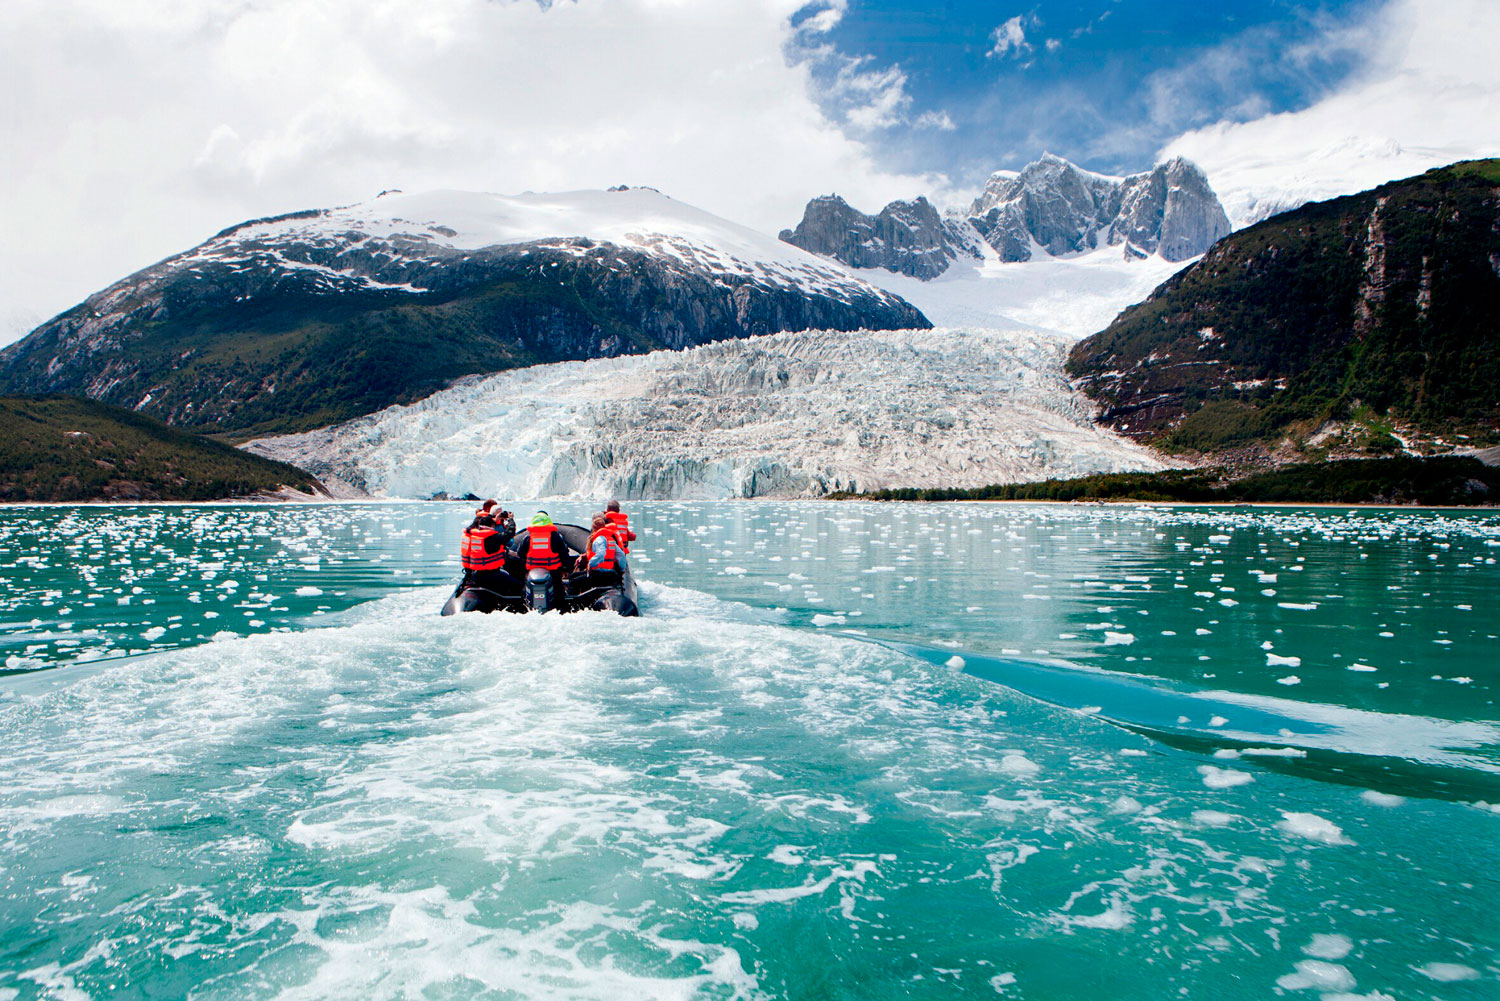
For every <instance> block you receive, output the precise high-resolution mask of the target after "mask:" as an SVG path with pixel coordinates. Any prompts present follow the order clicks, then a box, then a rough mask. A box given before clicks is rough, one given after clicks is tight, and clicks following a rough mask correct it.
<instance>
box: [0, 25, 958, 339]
mask: <svg viewBox="0 0 1500 1001" xmlns="http://www.w3.org/2000/svg"><path fill="white" fill-rule="evenodd" d="M845 6H846V3H845V0H830V2H827V3H824V4H822V5H820V6H819V7H818V8H816V9H815V10H814V11H813V12H812V13H811V14H810V15H809V14H808V13H807V12H806V8H805V5H804V3H803V2H802V0H714V2H712V3H692V2H685V0H577V2H572V3H559V4H555V5H552V6H550V7H549V8H547V9H543V8H542V7H541V6H539V5H538V4H536V3H532V2H525V0H522V2H508V3H507V2H488V0H325V2H321V3H318V4H310V3H306V2H303V0H254V2H252V0H196V2H189V0H178V2H171V3H162V2H160V0H6V2H5V3H4V4H3V5H0V92H3V93H5V94H6V112H5V142H4V143H0V219H3V220H4V226H3V228H4V237H5V239H4V240H3V241H0V310H5V311H7V313H10V312H18V313H26V314H30V313H35V314H41V315H51V314H52V313H55V312H57V311H59V310H61V309H63V308H66V307H68V306H71V305H72V304H73V303H75V302H77V301H78V300H80V299H82V298H83V297H84V296H85V295H86V294H88V293H90V292H92V291H95V290H97V289H98V288H101V287H103V286H104V285H106V284H108V283H109V282H111V281H113V280H115V279H117V278H120V277H122V276H124V275H125V274H127V273H129V272H131V271H133V270H135V269H137V268H139V267H142V266H144V265H146V264H148V263H150V262H151V261H154V260H158V259H160V258H162V257H165V256H167V255H168V254H171V253H174V252H176V251H179V250H183V249H186V248H187V247H189V246H191V245H193V244H194V243H197V242H198V241H200V240H202V239H204V238H206V237H207V236H208V235H209V234H211V233H213V232H215V231H217V230H218V229H221V228H223V227H224V226H226V225H229V224H231V223H234V222H238V221H241V220H243V219H247V218H252V217H255V216H260V215H266V214H270V213H276V212H284V211H288V210H292V209H298V208H307V207H314V206H324V205H335V204H345V203H348V202H352V201H358V200H362V199H365V198H369V197H372V196H373V195H375V194H376V193H377V192H379V191H380V190H382V189H384V188H393V187H396V188H404V189H406V190H421V189H427V188H439V187H452V188H465V189H474V190H486V191H500V192H517V191H522V190H527V189H531V190H567V189H571V188H581V187H606V186H609V185H612V184H618V183H632V184H650V185H653V186H656V187H658V188H660V189H662V190H663V191H665V192H667V193H668V194H670V195H672V196H673V197H676V198H679V199H681V200H683V201H686V202H689V203H692V204H695V205H698V206H700V207H702V208H705V209H708V210H709V211H713V212H717V213H720V214H722V215H725V216H728V217H730V218H732V219H735V220H737V221H740V222H744V223H746V224H748V225H752V226H756V227H758V228H761V229H763V230H768V231H770V232H775V231H776V230H777V229H779V228H780V227H782V226H786V225H790V224H791V223H793V222H795V221H796V219H797V218H798V217H800V215H801V211H802V207H803V204H804V203H805V201H806V199H807V198H808V197H810V196H811V195H814V194H819V193H823V192H826V191H829V190H833V189H834V188H837V190H839V191H840V192H841V193H844V194H846V196H847V197H849V198H850V199H851V200H853V201H857V202H860V203H865V204H870V205H882V204H884V203H885V202H886V201H889V200H890V199H892V198H897V197H910V196H911V195H912V194H914V193H916V192H919V191H923V190H933V189H934V187H939V186H940V179H934V178H924V177H914V176H901V175H893V174H890V173H888V172H885V171H883V170H882V169H880V167H879V166H878V164H877V163H876V162H875V161H874V159H873V158H872V156H871V154H870V152H869V150H868V149H867V148H866V147H865V146H864V145H863V144H862V143H861V142H859V141H858V140H857V139H855V138H851V137H850V136H849V135H847V134H846V133H845V131H844V130H843V129H842V128H841V125H842V124H843V123H842V122H834V121H830V119H829V117H828V116H827V115H825V114H824V113H823V112H822V111H820V109H819V105H818V103H817V102H816V101H815V100H814V99H813V97H812V96H810V91H811V82H812V77H813V68H812V67H811V66H810V65H809V64H808V63H807V62H805V61H802V60H799V59H795V58H788V51H789V46H791V47H793V48H796V47H798V46H807V45H810V44H812V43H813V42H814V41H815V40H816V36H817V35H819V34H820V33H824V32H826V31H827V30H828V29H829V28H831V27H833V26H834V25H836V24H837V23H838V20H839V18H840V17H841V16H842V14H843V11H844V9H845ZM799 11H800V12H801V17H802V20H801V21H800V23H799V24H798V26H797V27H796V28H795V29H794V28H793V27H792V26H791V25H790V23H789V19H790V18H791V17H792V16H793V15H794V14H798V13H799ZM845 86H847V87H848V88H849V93H850V96H851V100H854V99H856V98H857V99H858V100H854V103H853V104H852V105H851V108H850V110H849V116H850V120H851V121H852V122H855V123H857V124H862V125H863V126H865V127H867V128H880V127H884V126H885V125H886V124H887V123H889V122H892V121H897V120H904V117H905V116H906V115H907V114H908V110H909V105H910V98H909V97H908V96H907V95H906V91H905V76H904V74H903V73H901V71H900V70H899V68H892V69H890V70H879V69H872V68H870V67H869V66H868V65H864V64H861V65H860V66H859V67H856V68H855V69H853V70H851V71H850V72H849V74H848V75H847V78H846V80H845ZM929 121H930V123H931V124H934V125H936V127H939V128H941V127H942V124H941V120H939V119H932V120H929ZM0 339H8V338H5V333H4V331H0ZM0 343H3V340H0Z"/></svg>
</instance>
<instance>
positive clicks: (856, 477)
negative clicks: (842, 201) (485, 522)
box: [245, 265, 1166, 500]
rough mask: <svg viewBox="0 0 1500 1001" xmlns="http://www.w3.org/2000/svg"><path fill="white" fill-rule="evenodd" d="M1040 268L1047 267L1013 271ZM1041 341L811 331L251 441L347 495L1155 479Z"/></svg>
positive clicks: (635, 495)
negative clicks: (1098, 422) (1096, 417)
mask: <svg viewBox="0 0 1500 1001" xmlns="http://www.w3.org/2000/svg"><path fill="white" fill-rule="evenodd" d="M1011 266H1012V267H1035V265H1011ZM1070 340H1071V339H1070V338H1068V337H1063V336H1058V335H1056V334H1052V333H1047V332H1041V331H1034V330H1019V331H1017V330H998V329H994V328H992V327H989V328H987V327H974V326H958V327H945V328H938V329H933V330H896V331H858V332H853V333H848V332H838V331H799V332H792V333H782V334H772V335H768V336H765V337H757V338H752V339H750V340H734V341H721V342H717V343H714V344H709V345H705V346H701V347H696V348H690V349H687V350H683V351H659V352H653V353H651V354H647V355H632V356H623V357H616V358H602V359H594V360H590V361H581V362H561V363H557V364H550V365H540V366H535V367H532V368H527V369H520V370H515V371H509V372H502V373H499V374H496V375H491V376H483V377H470V378H467V379H464V380H461V381H460V382H458V383H455V384H454V385H453V386H451V387H449V388H448V389H445V390H443V391H441V392H439V393H436V394H434V395H432V396H429V397H427V398H426V399H423V400H421V401H419V402H417V403H414V404H411V405H407V406H395V407H390V408H387V409H386V410H383V411H380V412H379V413H376V414H372V415H370V416H367V417H361V418H358V419H355V420H352V421H348V422H345V423H342V424H337V425H334V426H331V427H327V428H321V429H318V430H314V431H308V432H303V433H300V434H293V435H283V436H278V437H273V438H262V439H258V440H256V441H253V442H250V443H247V445H246V446H245V447H246V448H248V449H249V450H250V451H253V452H255V453H257V454H259V455H263V456H267V457H269V458H274V459H279V460H281V461H285V462H290V463H292V464H294V465H296V466H299V467H300V468H302V469H305V470H307V471H309V472H311V473H313V474H314V475H316V476H317V477H318V478H319V479H321V480H323V482H324V483H325V484H326V485H327V486H328V487H329V488H330V490H332V491H333V492H334V493H335V494H336V495H342V496H350V497H358V496H373V497H392V498H394V497H431V496H434V495H436V494H441V493H446V494H448V495H450V496H457V495H463V494H469V493H472V494H476V495H481V496H491V497H499V498H506V499H507V500H511V499H540V498H550V497H590V498H603V497H607V496H615V497H620V498H622V499H646V498H652V499H718V498H726V497H799V496H801V497H811V496H820V495H824V494H827V493H829V492H832V491H837V490H871V489H879V488H882V487H905V486H911V487H933V486H944V487H965V486H981V485H984V484H990V483H999V482H1007V481H1023V480H1040V479H1046V478H1048V477H1054V476H1078V475H1086V474H1090V473H1100V472H1119V471H1125V470H1157V469H1162V468H1165V465H1166V464H1165V463H1164V462H1163V460H1162V459H1161V458H1159V457H1157V456H1156V455H1155V454H1154V453H1152V452H1150V451H1149V450H1147V449H1145V448H1142V447H1140V446H1138V445H1135V444H1133V443H1131V442H1129V441H1126V440H1124V439H1122V438H1120V437H1117V436H1115V435H1113V434H1111V433H1110V432H1108V431H1105V430H1103V429H1099V428H1095V427H1094V426H1092V424H1091V423H1090V415H1091V412H1092V408H1091V405H1090V403H1089V402H1088V401H1087V400H1086V399H1085V398H1084V397H1083V396H1081V395H1080V394H1079V393H1077V392H1076V391H1075V390H1074V389H1073V388H1072V386H1071V385H1070V384H1069V382H1068V380H1067V377H1066V375H1065V374H1064V372H1063V370H1062V363H1063V360H1064V358H1065V357H1066V352H1067V349H1068V346H1069V344H1070Z"/></svg>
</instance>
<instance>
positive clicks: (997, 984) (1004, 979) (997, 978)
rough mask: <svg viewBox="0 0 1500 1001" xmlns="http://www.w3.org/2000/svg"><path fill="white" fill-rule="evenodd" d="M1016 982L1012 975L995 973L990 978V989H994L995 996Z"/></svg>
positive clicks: (1014, 976)
mask: <svg viewBox="0 0 1500 1001" xmlns="http://www.w3.org/2000/svg"><path fill="white" fill-rule="evenodd" d="M1015 982H1016V975H1015V974H1014V973H997V974H995V975H994V976H993V977H991V978H990V987H992V988H994V991H995V993H996V994H1001V993H1003V992H1004V989H1005V988H1006V987H1009V986H1010V985H1011V984H1013V983H1015Z"/></svg>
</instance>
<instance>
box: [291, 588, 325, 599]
mask: <svg viewBox="0 0 1500 1001" xmlns="http://www.w3.org/2000/svg"><path fill="white" fill-rule="evenodd" d="M292 593H293V594H295V595H296V596H297V597H299V598H316V597H317V596H318V595H320V594H322V593H323V589H322V588H321V587H299V588H297V590H295V591H293V592H292Z"/></svg>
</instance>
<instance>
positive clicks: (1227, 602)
mask: <svg viewBox="0 0 1500 1001" xmlns="http://www.w3.org/2000/svg"><path fill="white" fill-rule="evenodd" d="M1219 604H1221V605H1223V606H1224V607H1225V608H1233V607H1234V606H1235V605H1238V604H1239V602H1238V601H1235V600H1234V599H1233V598H1220V599H1219Z"/></svg>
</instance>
